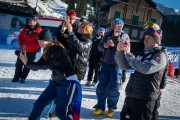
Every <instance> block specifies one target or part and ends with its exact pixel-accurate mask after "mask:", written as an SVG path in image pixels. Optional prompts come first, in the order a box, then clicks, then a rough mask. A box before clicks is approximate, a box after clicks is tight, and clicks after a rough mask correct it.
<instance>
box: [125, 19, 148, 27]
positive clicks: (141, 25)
mask: <svg viewBox="0 0 180 120" xmlns="http://www.w3.org/2000/svg"><path fill="white" fill-rule="evenodd" d="M124 22H125V23H126V24H129V25H134V26H139V27H143V26H144V24H145V22H142V21H138V23H137V24H133V23H132V20H131V19H125V20H124Z"/></svg>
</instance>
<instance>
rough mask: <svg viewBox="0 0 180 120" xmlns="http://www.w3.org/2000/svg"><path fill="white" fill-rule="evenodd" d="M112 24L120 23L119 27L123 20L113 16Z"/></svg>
mask: <svg viewBox="0 0 180 120" xmlns="http://www.w3.org/2000/svg"><path fill="white" fill-rule="evenodd" d="M112 24H113V25H117V24H119V25H121V27H123V26H124V22H123V20H122V19H120V18H115V19H114V20H113V21H112Z"/></svg>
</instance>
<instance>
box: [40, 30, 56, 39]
mask: <svg viewBox="0 0 180 120" xmlns="http://www.w3.org/2000/svg"><path fill="white" fill-rule="evenodd" d="M38 40H42V41H53V38H52V36H51V33H50V31H49V29H43V30H42V31H41V32H40V34H39V35H38Z"/></svg>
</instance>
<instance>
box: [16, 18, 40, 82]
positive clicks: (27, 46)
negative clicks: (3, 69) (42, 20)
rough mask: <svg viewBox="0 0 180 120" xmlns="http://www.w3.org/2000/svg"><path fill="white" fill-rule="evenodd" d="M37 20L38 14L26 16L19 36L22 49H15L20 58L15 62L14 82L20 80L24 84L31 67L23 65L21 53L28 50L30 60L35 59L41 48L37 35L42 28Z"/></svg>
mask: <svg viewBox="0 0 180 120" xmlns="http://www.w3.org/2000/svg"><path fill="white" fill-rule="evenodd" d="M37 20H38V18H37V17H36V15H32V16H30V17H28V18H26V25H25V27H23V28H22V30H21V32H20V34H19V36H18V44H19V47H20V49H19V50H18V51H15V54H16V55H17V56H18V58H17V61H16V64H15V67H16V68H15V74H14V78H13V79H12V82H18V81H20V83H21V84H23V83H24V82H25V80H26V78H27V76H28V74H29V71H30V69H29V68H27V67H26V66H24V65H23V63H22V61H21V60H20V58H19V53H20V52H22V51H24V50H26V53H27V58H28V60H29V61H34V60H35V58H36V53H37V51H38V50H39V48H40V46H39V43H38V41H37V37H38V35H39V33H40V32H41V30H42V29H41V26H40V25H39V23H38V22H37Z"/></svg>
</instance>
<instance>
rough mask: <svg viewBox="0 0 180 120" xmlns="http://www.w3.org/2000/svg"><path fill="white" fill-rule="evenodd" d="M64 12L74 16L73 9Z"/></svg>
mask: <svg viewBox="0 0 180 120" xmlns="http://www.w3.org/2000/svg"><path fill="white" fill-rule="evenodd" d="M66 14H67V15H68V16H75V17H76V12H75V11H74V10H69V11H66Z"/></svg>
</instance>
